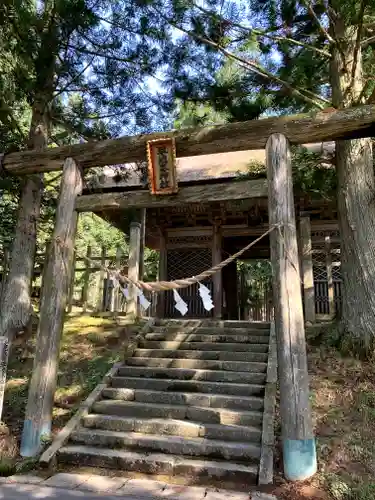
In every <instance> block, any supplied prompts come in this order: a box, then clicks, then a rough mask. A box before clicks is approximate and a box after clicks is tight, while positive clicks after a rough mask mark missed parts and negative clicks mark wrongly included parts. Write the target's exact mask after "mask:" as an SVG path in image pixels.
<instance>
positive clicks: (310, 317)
mask: <svg viewBox="0 0 375 500" xmlns="http://www.w3.org/2000/svg"><path fill="white" fill-rule="evenodd" d="M299 234H300V245H301V264H302V266H301V267H302V276H303V293H304V305H305V320H306V321H310V323H315V289H314V274H313V262H312V244H311V223H310V217H309V216H302V217H301V218H300V221H299Z"/></svg>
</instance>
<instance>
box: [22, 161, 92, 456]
mask: <svg viewBox="0 0 375 500" xmlns="http://www.w3.org/2000/svg"><path fill="white" fill-rule="evenodd" d="M81 191H82V177H81V171H80V169H79V167H78V165H77V164H76V162H75V161H74V160H73V159H72V158H67V159H66V160H65V162H64V167H63V175H62V179H61V187H60V196H59V201H58V204H57V210H56V219H55V227H54V230H53V235H52V239H51V244H50V245H49V250H48V258H47V260H46V269H45V274H44V280H43V290H42V297H41V306H40V320H39V325H38V332H37V339H36V349H35V359H34V366H33V374H32V377H31V382H30V388H29V396H28V401H27V407H26V415H25V421H24V426H23V432H22V441H21V455H22V456H23V457H34V456H36V455H37V454H38V453H39V452H40V450H41V448H42V447H43V437H49V436H50V434H51V425H52V409H53V398H54V394H55V388H56V380H57V371H58V358H59V351H60V339H61V334H62V330H63V324H64V314H65V307H66V302H67V297H68V291H69V284H70V281H71V269H72V263H73V255H74V241H75V236H76V231H77V220H78V214H77V212H76V211H75V202H76V198H77V196H78V195H79V194H80V193H81Z"/></svg>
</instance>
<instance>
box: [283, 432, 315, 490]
mask: <svg viewBox="0 0 375 500" xmlns="http://www.w3.org/2000/svg"><path fill="white" fill-rule="evenodd" d="M283 457H284V474H285V477H286V478H287V479H288V480H289V481H303V480H304V479H308V478H309V477H311V476H313V475H314V474H315V473H316V471H317V462H316V446H315V439H314V438H312V439H284V440H283Z"/></svg>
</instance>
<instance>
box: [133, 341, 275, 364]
mask: <svg viewBox="0 0 375 500" xmlns="http://www.w3.org/2000/svg"><path fill="white" fill-rule="evenodd" d="M260 347H261V349H262V350H261V351H259V352H246V351H245V352H225V351H215V350H213V351H199V350H195V351H190V350H183V349H181V350H180V349H177V350H176V349H136V350H135V352H134V354H133V358H158V357H160V358H168V359H188V360H193V359H199V360H207V359H208V360H219V361H241V362H253V361H256V362H264V363H266V362H267V360H268V346H266V345H263V344H262V345H261V346H260ZM133 358H130V359H133Z"/></svg>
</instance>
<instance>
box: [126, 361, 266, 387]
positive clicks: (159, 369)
mask: <svg viewBox="0 0 375 500" xmlns="http://www.w3.org/2000/svg"><path fill="white" fill-rule="evenodd" d="M147 370H148V371H150V372H154V373H165V374H166V378H169V377H168V375H172V374H175V375H179V374H180V375H181V376H182V375H183V374H185V376H190V377H193V378H191V379H173V380H196V381H197V382H198V381H201V380H202V379H198V378H196V379H195V378H194V377H195V376H197V375H204V374H205V373H207V372H208V373H214V374H215V375H216V376H217V377H223V378H224V379H225V377H226V376H229V375H230V374H236V375H235V376H238V377H241V376H242V377H245V376H246V377H248V376H251V375H264V376H266V372H265V371H263V372H262V371H259V372H258V371H253V372H251V371H236V370H213V369H208V370H205V369H204V368H173V367H172V368H169V367H164V366H137V365H122V366H120V368H119V370H118V373H119V376H120V377H121V376H124V377H132V378H139V377H136V376H133V375H122V373H124V372H125V373H126V372H134V374H135V375H136V374H137V373H139V374H141V373H145V372H147ZM142 378H144V377H142ZM147 378H153V377H147ZM202 382H216V381H215V380H205V379H203V380H202ZM217 382H221V381H219V380H218V381H217ZM222 382H226V381H225V380H222ZM229 382H230V381H229ZM231 383H234V384H235V383H237V382H231Z"/></svg>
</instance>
